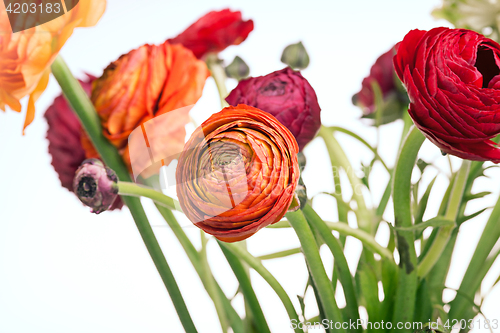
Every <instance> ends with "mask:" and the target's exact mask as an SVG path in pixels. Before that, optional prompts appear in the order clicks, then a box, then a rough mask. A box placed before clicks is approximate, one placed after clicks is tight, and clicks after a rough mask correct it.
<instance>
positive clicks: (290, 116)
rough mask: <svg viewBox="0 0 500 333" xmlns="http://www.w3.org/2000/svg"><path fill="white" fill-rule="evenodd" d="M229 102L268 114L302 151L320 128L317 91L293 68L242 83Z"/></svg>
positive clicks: (228, 99) (235, 89)
mask: <svg viewBox="0 0 500 333" xmlns="http://www.w3.org/2000/svg"><path fill="white" fill-rule="evenodd" d="M226 101H227V102H228V103H229V104H231V105H233V106H236V105H238V104H246V105H250V106H253V107H256V108H258V109H261V110H263V111H266V112H269V113H270V114H272V115H273V116H275V117H276V118H277V119H278V120H279V121H280V122H281V123H282V124H283V125H285V126H286V127H287V128H288V129H289V130H290V132H292V134H293V135H294V136H295V139H296V140H297V143H298V144H299V148H300V150H302V149H303V148H304V146H305V145H306V144H308V143H309V141H311V140H312V139H313V138H314V137H315V136H316V133H317V132H318V130H319V128H320V126H321V117H320V112H321V108H320V107H319V104H318V98H317V97H316V93H315V92H314V89H313V88H312V87H311V85H310V84H309V82H307V80H306V79H305V78H304V77H303V76H302V74H300V72H295V71H294V70H292V69H291V68H290V67H287V68H284V69H282V70H279V71H276V72H273V73H271V74H268V75H266V76H259V77H251V78H248V79H246V80H242V81H240V82H239V83H238V86H237V87H236V88H234V90H233V91H231V93H230V94H229V96H227V98H226Z"/></svg>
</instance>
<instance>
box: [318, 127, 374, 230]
mask: <svg viewBox="0 0 500 333" xmlns="http://www.w3.org/2000/svg"><path fill="white" fill-rule="evenodd" d="M318 135H319V136H320V137H321V138H322V139H323V141H324V142H325V145H326V149H327V150H328V154H329V155H330V161H331V163H332V167H335V166H336V165H339V166H341V167H342V168H343V169H344V171H345V173H346V174H347V178H348V179H349V181H350V183H351V186H352V196H353V198H354V200H355V201H356V204H357V206H358V207H357V217H358V225H359V227H360V228H361V229H363V230H364V231H366V232H369V233H370V234H372V233H374V232H375V230H374V228H373V225H372V223H371V217H370V213H369V211H368V209H367V208H366V204H365V199H364V198H363V194H362V193H361V190H362V189H363V187H364V185H363V183H362V182H361V180H360V179H359V178H358V176H356V173H355V172H354V169H353V168H352V166H351V163H350V162H349V159H348V158H347V156H346V155H345V153H344V151H343V150H342V147H341V146H340V144H339V143H338V141H337V139H335V137H334V135H333V130H332V129H331V128H328V127H325V126H321V128H320V130H319V133H318ZM334 171H335V172H338V170H334Z"/></svg>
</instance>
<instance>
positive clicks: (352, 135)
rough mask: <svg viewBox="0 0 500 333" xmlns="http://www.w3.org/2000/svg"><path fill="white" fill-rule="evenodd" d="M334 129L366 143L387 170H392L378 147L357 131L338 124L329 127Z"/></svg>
mask: <svg viewBox="0 0 500 333" xmlns="http://www.w3.org/2000/svg"><path fill="white" fill-rule="evenodd" d="M329 128H330V129H331V130H332V131H335V132H341V133H344V134H347V135H349V136H351V137H353V138H354V139H356V140H358V141H359V142H361V143H362V144H363V145H365V146H366V147H367V148H368V149H370V150H371V151H372V153H373V154H374V155H375V158H376V159H377V160H379V161H380V163H382V165H383V166H384V168H385V169H386V170H387V172H389V173H390V172H391V169H390V168H389V167H388V166H387V164H385V162H384V160H383V159H382V157H380V155H379V154H378V151H377V148H375V147H372V145H370V144H369V143H368V142H367V141H366V140H365V139H363V138H362V137H360V136H359V135H357V134H356V133H354V132H352V131H349V130H348V129H345V128H343V127H338V126H331V127H329Z"/></svg>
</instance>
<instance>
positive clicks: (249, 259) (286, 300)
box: [218, 241, 303, 333]
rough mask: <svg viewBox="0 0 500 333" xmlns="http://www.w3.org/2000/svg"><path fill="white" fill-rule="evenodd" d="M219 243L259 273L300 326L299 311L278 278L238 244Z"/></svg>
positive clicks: (298, 332)
mask: <svg viewBox="0 0 500 333" xmlns="http://www.w3.org/2000/svg"><path fill="white" fill-rule="evenodd" d="M218 242H219V245H220V246H221V247H224V248H225V249H226V250H229V251H231V252H232V253H233V254H234V255H236V256H237V257H238V258H240V259H242V260H243V261H245V262H246V263H247V264H248V265H249V266H250V267H251V268H253V269H254V270H255V271H256V272H257V273H259V274H260V276H262V278H263V279H264V280H265V281H266V282H267V283H268V284H269V286H271V288H273V290H274V291H275V292H276V294H277V295H278V297H279V298H280V300H281V302H282V303H283V305H284V306H285V309H286V312H287V313H288V316H289V317H290V320H291V321H292V320H293V321H294V322H295V323H297V324H298V323H299V322H300V319H299V316H298V315H297V311H295V308H294V306H293V304H292V301H291V300H290V297H288V294H287V293H286V291H285V289H283V287H282V286H281V284H280V283H279V282H278V280H276V278H275V277H274V276H273V275H272V274H271V273H270V272H269V271H268V270H267V268H265V267H264V265H262V263H261V262H260V260H258V259H256V258H255V257H254V256H252V255H251V254H250V253H248V251H246V250H245V249H243V248H241V247H239V246H238V245H236V244H229V243H224V242H221V241H218ZM297 326H298V325H297ZM295 333H303V331H302V330H301V329H300V328H298V327H297V328H296V329H295Z"/></svg>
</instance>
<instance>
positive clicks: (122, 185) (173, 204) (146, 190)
mask: <svg viewBox="0 0 500 333" xmlns="http://www.w3.org/2000/svg"><path fill="white" fill-rule="evenodd" d="M118 194H119V195H121V196H132V197H145V198H149V199H151V200H153V201H155V202H157V203H159V204H160V205H162V206H165V207H167V208H168V209H172V210H177V211H179V212H182V210H181V209H180V205H179V202H178V201H177V200H175V199H172V198H171V197H169V196H166V195H164V194H163V193H161V192H159V191H157V190H155V189H153V188H151V187H147V186H144V185H139V184H136V183H130V182H121V181H120V182H118Z"/></svg>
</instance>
